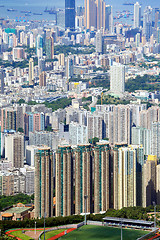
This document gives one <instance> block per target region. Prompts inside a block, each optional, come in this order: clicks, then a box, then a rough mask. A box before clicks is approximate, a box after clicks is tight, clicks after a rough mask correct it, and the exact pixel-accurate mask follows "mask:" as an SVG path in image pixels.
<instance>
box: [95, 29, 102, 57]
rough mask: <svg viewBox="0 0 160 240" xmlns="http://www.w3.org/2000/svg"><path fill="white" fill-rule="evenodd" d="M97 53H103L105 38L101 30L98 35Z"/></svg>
mask: <svg viewBox="0 0 160 240" xmlns="http://www.w3.org/2000/svg"><path fill="white" fill-rule="evenodd" d="M96 52H97V53H103V36H102V32H101V30H98V31H97V33H96Z"/></svg>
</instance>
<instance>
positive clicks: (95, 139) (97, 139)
mask: <svg viewBox="0 0 160 240" xmlns="http://www.w3.org/2000/svg"><path fill="white" fill-rule="evenodd" d="M97 142H99V138H97V137H94V138H92V139H89V143H91V144H93V145H96V143H97Z"/></svg>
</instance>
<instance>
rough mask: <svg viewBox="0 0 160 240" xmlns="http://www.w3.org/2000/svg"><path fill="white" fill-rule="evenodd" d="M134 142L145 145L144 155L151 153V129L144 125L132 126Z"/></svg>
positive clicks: (134, 143)
mask: <svg viewBox="0 0 160 240" xmlns="http://www.w3.org/2000/svg"><path fill="white" fill-rule="evenodd" d="M131 142H132V144H133V145H143V147H144V155H150V154H151V130H149V129H146V128H142V127H132V141H131Z"/></svg>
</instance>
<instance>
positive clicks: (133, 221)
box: [103, 217, 154, 226]
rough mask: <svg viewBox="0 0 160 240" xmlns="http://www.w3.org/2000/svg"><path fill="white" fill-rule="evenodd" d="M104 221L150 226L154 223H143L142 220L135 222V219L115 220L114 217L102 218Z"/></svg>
mask: <svg viewBox="0 0 160 240" xmlns="http://www.w3.org/2000/svg"><path fill="white" fill-rule="evenodd" d="M103 220H104V221H115V222H120V223H121V222H122V223H133V224H145V225H149V226H150V225H152V224H154V222H149V221H144V220H135V219H127V218H116V217H105V218H103Z"/></svg>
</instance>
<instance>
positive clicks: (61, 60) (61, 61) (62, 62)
mask: <svg viewBox="0 0 160 240" xmlns="http://www.w3.org/2000/svg"><path fill="white" fill-rule="evenodd" d="M58 64H59V66H64V65H65V56H64V53H61V54H59V55H58Z"/></svg>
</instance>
